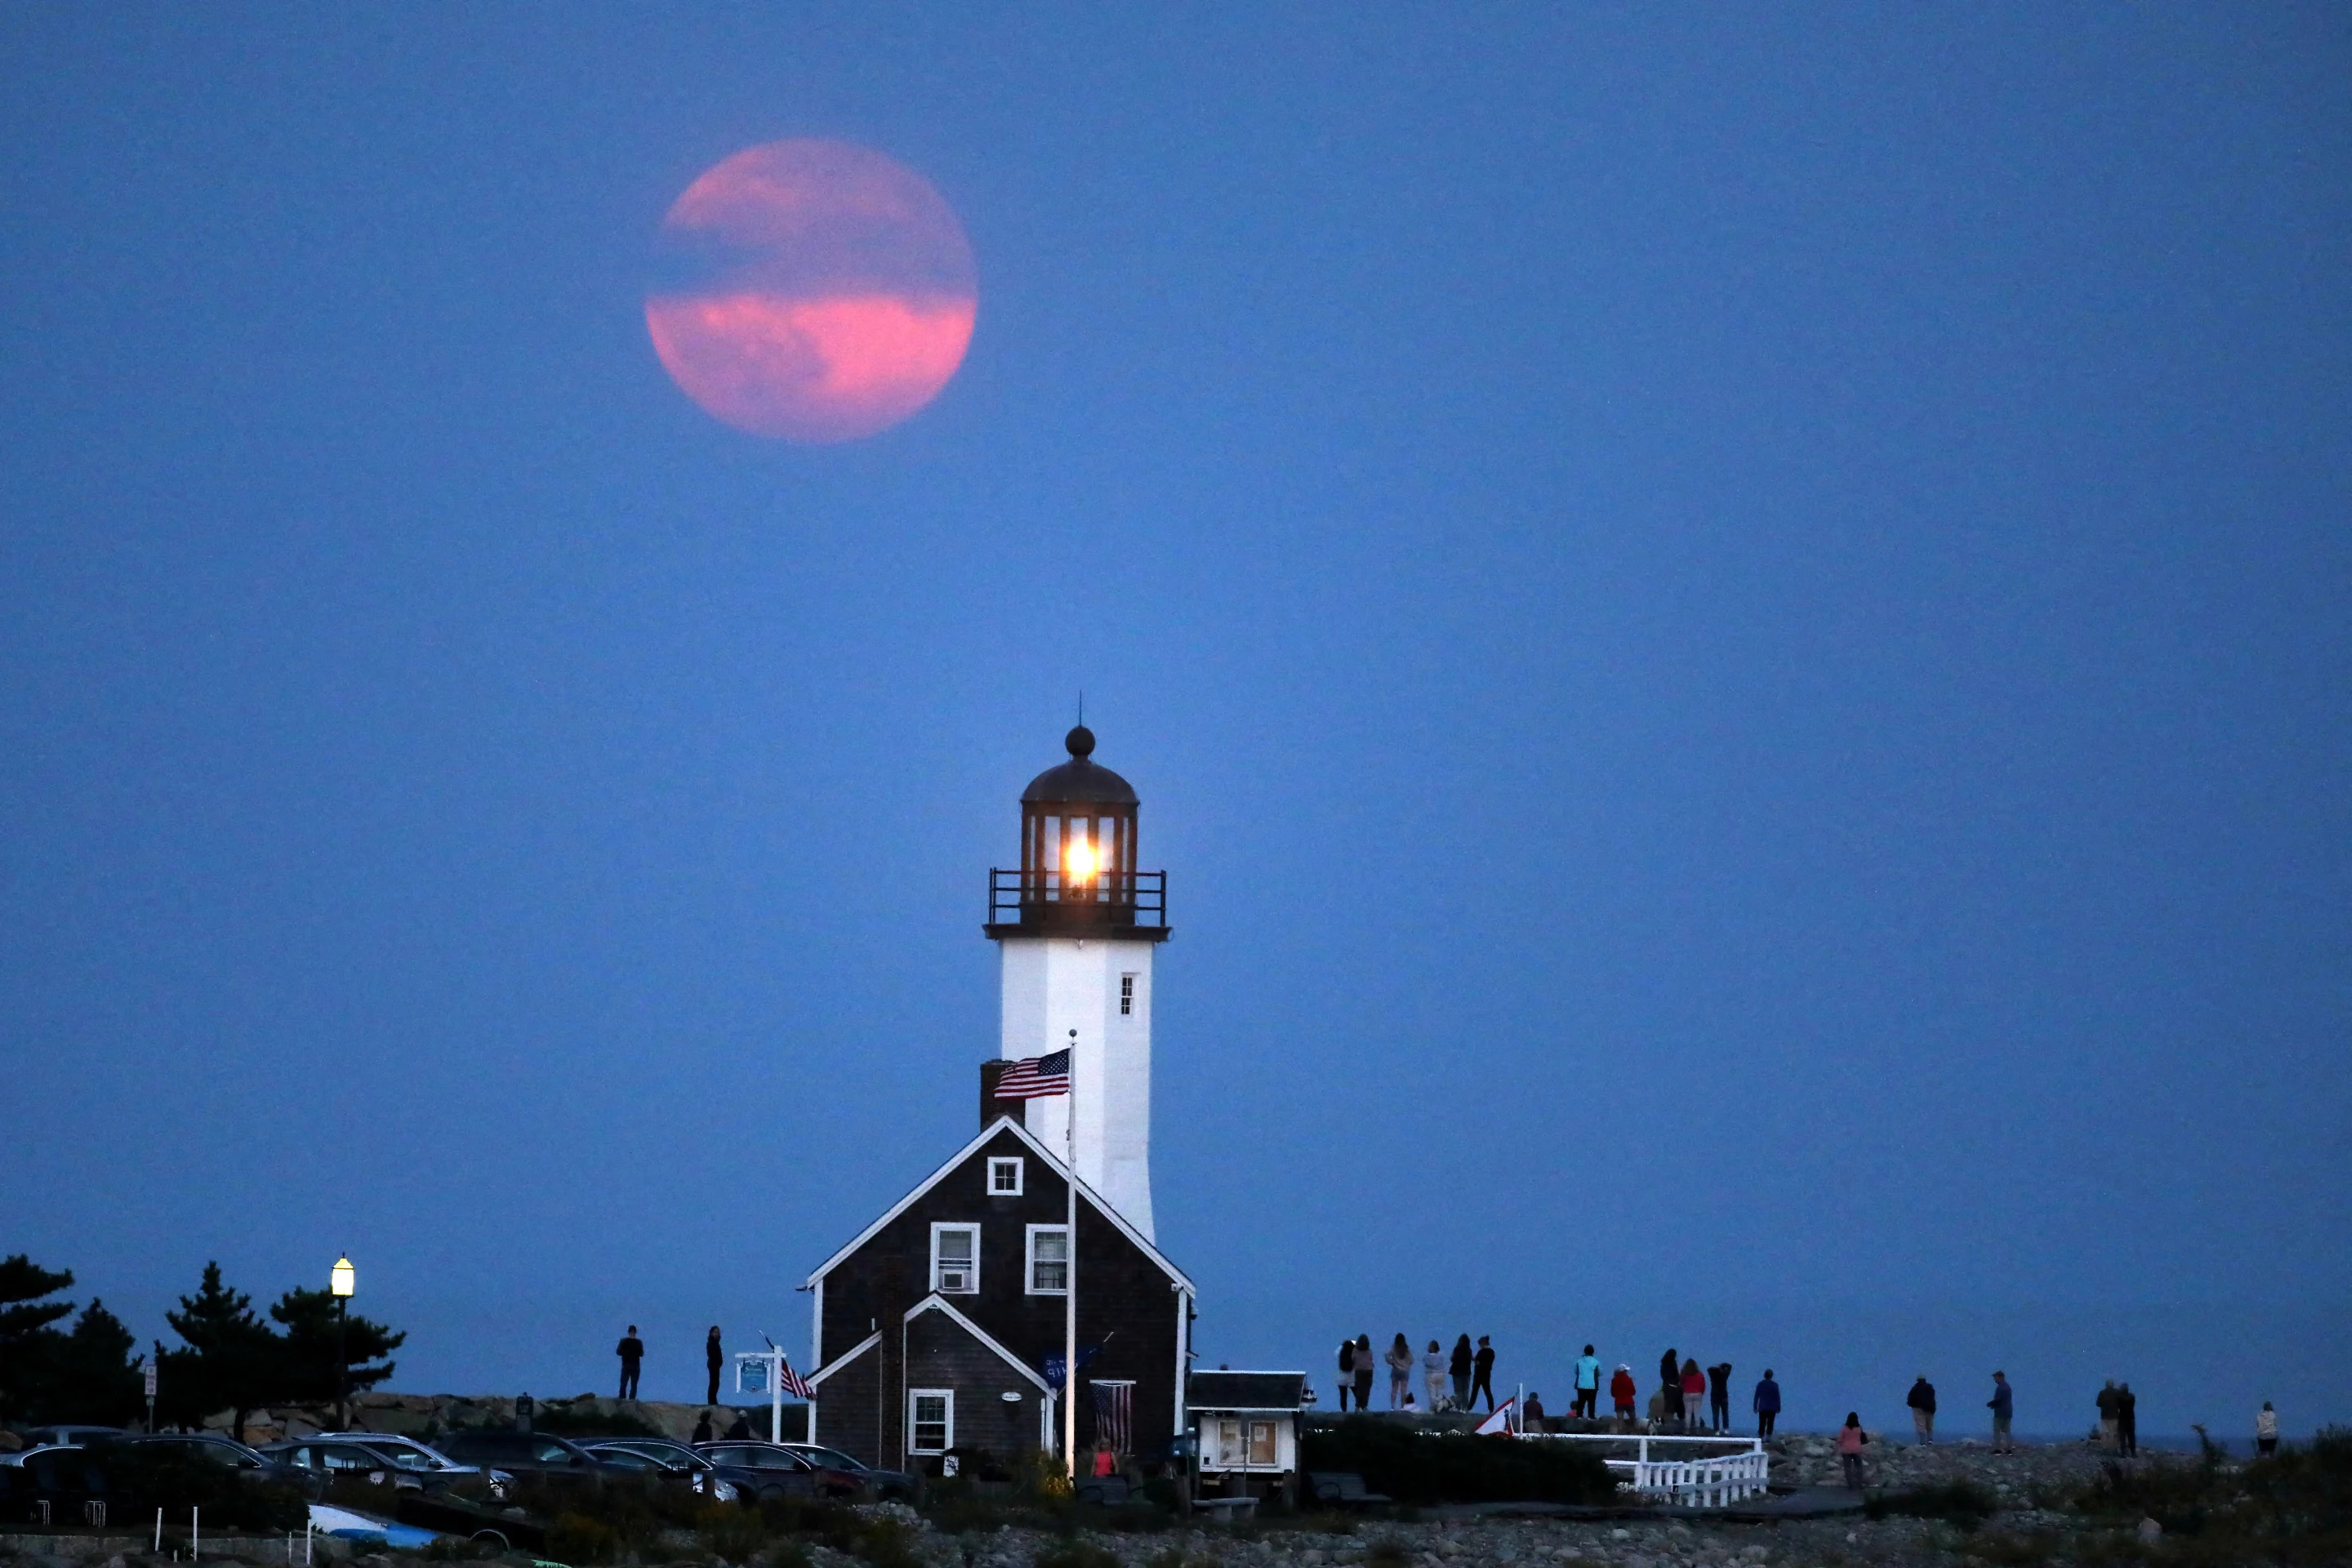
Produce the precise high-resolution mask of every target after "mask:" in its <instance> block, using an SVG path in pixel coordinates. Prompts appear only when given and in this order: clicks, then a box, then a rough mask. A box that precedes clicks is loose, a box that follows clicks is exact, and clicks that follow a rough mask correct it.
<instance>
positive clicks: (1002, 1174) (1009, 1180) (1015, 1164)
mask: <svg viewBox="0 0 2352 1568" xmlns="http://www.w3.org/2000/svg"><path fill="white" fill-rule="evenodd" d="M1028 1163H1029V1162H1028V1161H1026V1160H1024V1159H1022V1158H1021V1157H1020V1156H1019V1155H1017V1154H1015V1155H1013V1156H1011V1157H1009V1158H1005V1157H1000V1156H995V1155H992V1156H990V1158H989V1162H988V1195H989V1196H990V1197H992V1198H1017V1197H1019V1196H1020V1195H1021V1183H1022V1180H1023V1176H1024V1172H1025V1170H1026V1168H1027V1166H1028Z"/></svg>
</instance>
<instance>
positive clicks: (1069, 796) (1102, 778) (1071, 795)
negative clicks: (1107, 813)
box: [1021, 724, 1136, 805]
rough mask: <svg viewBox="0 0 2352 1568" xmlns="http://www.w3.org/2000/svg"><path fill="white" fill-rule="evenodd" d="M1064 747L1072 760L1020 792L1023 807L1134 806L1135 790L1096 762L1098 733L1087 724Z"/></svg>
mask: <svg viewBox="0 0 2352 1568" xmlns="http://www.w3.org/2000/svg"><path fill="white" fill-rule="evenodd" d="M1062 743H1063V744H1064V745H1065V746H1067V747H1068V748H1069V752H1070V760H1069V761H1068V762H1066V763H1061V764H1060V765H1058V766H1056V767H1050V768H1047V769H1046V770H1045V772H1044V773H1039V774H1038V775H1037V776H1036V777H1035V778H1034V779H1031V780H1030V781H1029V787H1028V788H1027V789H1024V790H1023V791H1022V792H1021V800H1022V803H1023V804H1024V805H1040V804H1043V803H1045V802H1046V801H1070V802H1074V803H1083V804H1087V805H1135V804H1136V798H1135V786H1134V785H1133V784H1129V783H1128V782H1127V781H1126V780H1125V779H1123V778H1121V777H1119V776H1118V774H1117V773H1113V772H1111V771H1110V770H1109V769H1108V768H1107V767H1104V766H1103V765H1102V764H1101V763H1097V762H1096V761H1095V760H1094V751H1095V732H1094V731H1092V730H1089V729H1087V727H1086V726H1085V725H1084V724H1081V725H1079V726H1078V727H1077V728H1076V729H1075V730H1072V731H1070V732H1069V734H1068V735H1067V736H1066V737H1065V738H1064V740H1063V742H1062Z"/></svg>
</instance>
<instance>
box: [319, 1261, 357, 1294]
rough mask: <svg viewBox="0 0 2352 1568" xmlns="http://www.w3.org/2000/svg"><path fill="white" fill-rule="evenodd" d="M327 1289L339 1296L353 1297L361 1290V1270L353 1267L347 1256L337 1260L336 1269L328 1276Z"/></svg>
mask: <svg viewBox="0 0 2352 1568" xmlns="http://www.w3.org/2000/svg"><path fill="white" fill-rule="evenodd" d="M327 1289H328V1290H329V1291H331V1293H333V1294H334V1295H337V1296H341V1297H346V1298H348V1297H351V1296H353V1295H355V1294H357V1293H358V1290H359V1270H358V1269H356V1268H352V1260H351V1258H349V1257H348V1256H346V1257H342V1258H336V1259H335V1267H334V1268H333V1269H331V1271H330V1272H329V1273H328V1275H327Z"/></svg>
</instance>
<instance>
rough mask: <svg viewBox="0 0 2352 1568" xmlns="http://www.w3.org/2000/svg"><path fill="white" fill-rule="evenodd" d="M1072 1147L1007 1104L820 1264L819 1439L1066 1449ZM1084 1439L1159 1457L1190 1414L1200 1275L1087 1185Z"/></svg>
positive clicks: (934, 1451)
mask: <svg viewBox="0 0 2352 1568" xmlns="http://www.w3.org/2000/svg"><path fill="white" fill-rule="evenodd" d="M1066 1182H1067V1176H1066V1169H1065V1167H1064V1166H1063V1164H1062V1163H1061V1161H1059V1160H1058V1159H1056V1158H1055V1156H1054V1154H1053V1152H1051V1151H1049V1150H1048V1149H1047V1148H1046V1147H1045V1144H1044V1143H1042V1142H1039V1141H1038V1140H1037V1138H1036V1137H1035V1135H1034V1134H1033V1133H1031V1132H1030V1131H1029V1130H1028V1129H1027V1128H1025V1127H1024V1126H1023V1125H1022V1124H1021V1123H1020V1122H1018V1121H1014V1120H1013V1119H1012V1118H1011V1117H1009V1116H1002V1117H999V1118H997V1119H996V1120H995V1121H992V1122H991V1123H990V1124H989V1125H988V1126H987V1127H986V1128H984V1129H982V1132H981V1134H980V1136H979V1137H977V1138H975V1139H973V1140H972V1141H971V1142H970V1143H967V1144H965V1145H964V1147H963V1148H962V1149H961V1150H960V1151H959V1152H957V1153H956V1154H955V1156H954V1157H953V1158H952V1159H950V1160H949V1161H948V1163H946V1164H944V1165H941V1166H940V1168H939V1169H938V1170H936V1171H934V1172H932V1173H931V1174H930V1175H929V1176H928V1177H926V1178H924V1180H923V1181H922V1182H921V1184H919V1185H918V1186H917V1187H916V1188H915V1190H914V1191H912V1192H910V1193H908V1194H907V1195H906V1196H905V1197H903V1198H901V1199H899V1200H898V1203H897V1204H895V1205H892V1207H891V1208H890V1211H889V1212H888V1213H887V1214H885V1215H883V1216H882V1217H881V1218H879V1219H877V1220H876V1221H875V1222H874V1223H873V1224H872V1225H870V1226H866V1230H865V1231H864V1233H863V1234H861V1235H860V1236H859V1237H857V1238H856V1240H855V1241H852V1242H851V1243H850V1244H849V1245H848V1246H846V1247H843V1248H842V1249H841V1250H840V1251H839V1252H836V1253H835V1254H834V1255H833V1257H831V1258H827V1259H826V1260H825V1262H824V1266H823V1267H821V1268H818V1269H817V1270H816V1272H815V1273H814V1274H812V1275H811V1276H809V1280H808V1288H809V1289H812V1290H813V1291H814V1293H815V1303H814V1306H815V1311H814V1316H815V1320H816V1323H815V1340H814V1344H813V1345H812V1346H811V1349H810V1359H811V1363H812V1364H814V1366H815V1367H816V1368H817V1369H818V1370H817V1371H816V1373H814V1375H813V1376H812V1377H811V1378H810V1379H809V1383H810V1384H811V1386H812V1390H813V1395H814V1397H813V1398H812V1400H811V1403H810V1408H809V1417H808V1419H809V1427H810V1431H809V1437H810V1440H811V1441H814V1442H818V1443H824V1444H828V1445H830V1446H832V1447H836V1448H841V1449H843V1450H845V1451H846V1452H848V1453H850V1454H853V1455H856V1457H857V1458H861V1459H864V1460H866V1462H868V1463H870V1464H877V1465H880V1466H882V1467H883V1468H888V1469H901V1468H915V1467H917V1466H921V1467H922V1468H925V1469H928V1470H930V1471H933V1472H936V1471H937V1470H938V1468H939V1460H940V1457H941V1456H943V1455H945V1454H946V1453H947V1452H948V1451H949V1450H950V1449H956V1450H959V1451H960V1452H961V1453H963V1454H967V1455H969V1454H971V1453H972V1452H973V1451H974V1450H980V1451H984V1452H986V1453H988V1454H990V1455H992V1456H994V1457H995V1458H998V1459H999V1460H1014V1459H1017V1458H1020V1456H1021V1455H1023V1454H1024V1452H1028V1451H1033V1450H1038V1449H1043V1450H1044V1451H1045V1452H1047V1453H1058V1452H1059V1451H1060V1447H1061V1407H1060V1405H1059V1403H1058V1401H1059V1398H1060V1394H1061V1391H1060V1389H1059V1388H1057V1387H1055V1386H1054V1385H1053V1384H1051V1383H1049V1382H1048V1379H1047V1373H1048V1370H1049V1369H1048V1366H1047V1360H1048V1358H1049V1357H1050V1358H1052V1359H1053V1361H1054V1362H1055V1363H1056V1364H1058V1363H1059V1361H1060V1358H1061V1355H1062V1348H1063V1334H1064V1327H1063V1312H1064V1310H1065V1305H1066V1302H1067V1301H1068V1299H1069V1266H1070V1260H1069V1250H1068V1234H1069V1233H1068V1228H1067V1221H1066V1215H1067V1206H1066V1205H1067V1204H1068V1201H1069V1188H1068V1186H1067V1185H1066ZM1077 1265H1078V1295H1077V1308H1078V1357H1079V1363H1080V1364H1079V1373H1078V1386H1079V1391H1080V1403H1079V1405H1078V1444H1079V1447H1080V1449H1081V1451H1087V1450H1090V1449H1092V1448H1093V1447H1094V1446H1095V1444H1096V1443H1097V1441H1108V1442H1109V1444H1110V1446H1111V1447H1112V1448H1113V1449H1114V1450H1115V1451H1117V1452H1119V1453H1122V1454H1132V1455H1136V1456H1139V1457H1142V1458H1158V1457H1159V1456H1160V1455H1161V1454H1164V1453H1165V1452H1166V1451H1167V1449H1168V1441H1169V1439H1170V1438H1171V1437H1172V1436H1176V1435H1178V1434H1179V1433H1181V1432H1182V1431H1183V1430H1184V1429H1185V1426H1186V1422H1185V1404H1184V1373H1185V1361H1186V1353H1187V1352H1188V1351H1189V1350H1190V1348H1191V1328H1192V1302H1193V1297H1194V1291H1193V1287H1192V1280H1190V1279H1187V1278H1185V1276H1184V1273H1183V1271H1182V1270H1181V1269H1180V1268H1177V1267H1176V1266H1175V1265H1174V1264H1173V1263H1171V1262H1170V1261H1169V1260H1168V1259H1167V1258H1165V1257H1163V1256H1162V1255H1161V1254H1160V1249H1159V1248H1158V1247H1154V1246H1152V1244H1151V1243H1150V1241H1148V1240H1146V1239H1145V1238H1144V1237H1143V1235H1142V1234H1141V1233H1140V1232H1139V1231H1138V1230H1137V1229H1136V1228H1135V1227H1134V1226H1132V1225H1130V1224H1129V1223H1128V1222H1127V1221H1126V1220H1125V1219H1124V1218H1122V1217H1121V1216H1120V1215H1119V1214H1118V1211H1117V1210H1116V1209H1113V1208H1112V1207H1110V1206H1109V1205H1108V1204H1107V1203H1105V1202H1104V1201H1103V1200H1102V1199H1101V1198H1100V1197H1099V1196H1098V1195H1097V1194H1096V1193H1095V1192H1094V1191H1093V1189H1092V1188H1090V1187H1088V1186H1087V1185H1086V1184H1084V1183H1080V1184H1079V1187H1078V1256H1077Z"/></svg>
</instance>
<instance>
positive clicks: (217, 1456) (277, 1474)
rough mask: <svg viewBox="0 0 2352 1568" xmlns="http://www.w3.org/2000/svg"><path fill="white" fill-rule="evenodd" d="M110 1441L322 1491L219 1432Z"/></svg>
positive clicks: (148, 1435)
mask: <svg viewBox="0 0 2352 1568" xmlns="http://www.w3.org/2000/svg"><path fill="white" fill-rule="evenodd" d="M109 1441H110V1442H115V1443H120V1444H121V1445H122V1446H123V1447H133V1448H173V1449H176V1450H178V1451H180V1452H183V1453H190V1454H197V1455H201V1456H202V1457H204V1458H207V1459H210V1460H212V1461H213V1462H214V1463H215V1464H216V1465H224V1466H226V1467H227V1468H230V1469H232V1470H238V1471H242V1472H245V1473H247V1475H249V1476H250V1477H251V1479H255V1480H261V1481H278V1482H282V1483H284V1484H285V1485H288V1486H291V1487H298V1488H299V1489H302V1490H303V1491H306V1492H312V1493H315V1492H316V1491H317V1490H318V1486H317V1484H316V1479H315V1478H313V1477H312V1476H310V1474H309V1473H308V1472H307V1471H303V1470H300V1469H297V1468H295V1467H293V1466H291V1465H289V1464H287V1463H286V1462H285V1461H284V1460H282V1459H280V1458H278V1457H277V1456H276V1455H274V1454H265V1453H263V1452H262V1451H261V1450H260V1449H258V1448H251V1447H247V1446H246V1445H245V1444H243V1443H240V1442H238V1441H237V1440H236V1438H234V1437H224V1436H221V1435H220V1434H219V1433H217V1432H129V1433H125V1434H124V1435H123V1436H120V1437H114V1438H110V1439H109ZM84 1446H85V1447H87V1446H88V1445H84Z"/></svg>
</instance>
